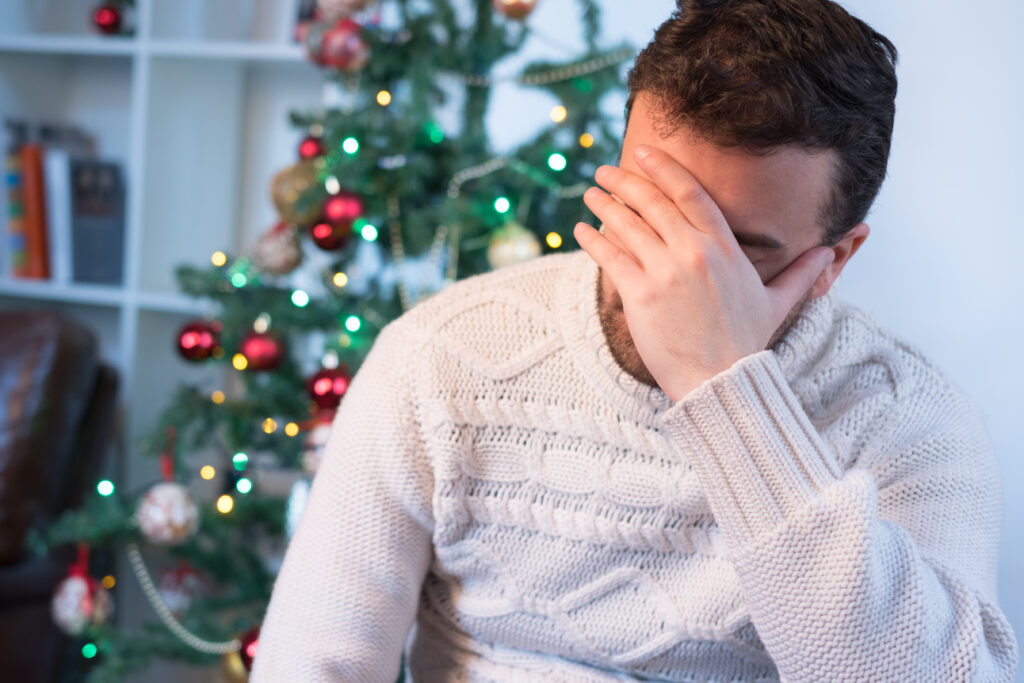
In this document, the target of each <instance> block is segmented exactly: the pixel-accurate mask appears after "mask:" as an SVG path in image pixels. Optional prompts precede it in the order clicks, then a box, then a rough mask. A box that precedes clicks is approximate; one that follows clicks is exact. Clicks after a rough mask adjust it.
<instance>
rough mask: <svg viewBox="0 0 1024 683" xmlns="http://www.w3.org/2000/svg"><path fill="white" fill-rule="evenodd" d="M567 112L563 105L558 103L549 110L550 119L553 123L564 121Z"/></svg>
mask: <svg viewBox="0 0 1024 683" xmlns="http://www.w3.org/2000/svg"><path fill="white" fill-rule="evenodd" d="M568 113H569V112H568V111H566V109H565V107H563V106H562V105H558V106H557V107H555V108H554V109H552V110H551V120H552V121H554V122H555V123H561V122H562V121H565V117H566V115H567V114H568Z"/></svg>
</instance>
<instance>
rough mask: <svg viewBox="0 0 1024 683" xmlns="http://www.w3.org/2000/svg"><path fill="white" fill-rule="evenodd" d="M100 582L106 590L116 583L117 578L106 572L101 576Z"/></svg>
mask: <svg viewBox="0 0 1024 683" xmlns="http://www.w3.org/2000/svg"><path fill="white" fill-rule="evenodd" d="M101 582H102V583H103V587H104V588H106V589H107V590H110V589H111V588H113V587H114V586H116V585H117V579H115V578H114V575H113V574H107V575H106V576H104V577H103V579H102V581H101Z"/></svg>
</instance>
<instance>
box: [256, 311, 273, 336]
mask: <svg viewBox="0 0 1024 683" xmlns="http://www.w3.org/2000/svg"><path fill="white" fill-rule="evenodd" d="M252 329H253V330H255V331H256V332H258V333H259V334H263V333H264V332H266V331H267V330H269V329H270V314H269V313H260V314H259V315H258V316H256V320H254V321H253V323H252Z"/></svg>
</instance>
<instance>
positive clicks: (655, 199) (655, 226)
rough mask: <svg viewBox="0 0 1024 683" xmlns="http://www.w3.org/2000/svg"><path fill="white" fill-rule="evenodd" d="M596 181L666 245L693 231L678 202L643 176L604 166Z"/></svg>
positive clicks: (599, 170) (598, 172) (600, 168)
mask: <svg viewBox="0 0 1024 683" xmlns="http://www.w3.org/2000/svg"><path fill="white" fill-rule="evenodd" d="M594 178H595V179H596V180H597V182H598V183H600V184H601V186H602V187H604V188H605V189H606V190H607V191H608V192H609V193H614V194H612V196H613V198H616V199H617V198H619V197H621V199H620V200H619V201H620V202H622V203H624V204H625V205H626V206H627V207H629V208H630V209H632V210H633V211H634V212H636V213H637V214H638V215H639V216H640V217H641V218H642V219H643V220H644V222H646V223H647V225H648V226H649V229H650V230H651V231H652V232H653V233H654V234H655V235H657V236H658V238H659V239H660V240H661V241H662V242H663V243H665V244H669V243H670V240H671V238H672V236H673V235H679V234H680V233H682V232H683V231H686V230H692V229H693V226H692V225H689V223H688V221H687V220H686V217H685V216H683V214H682V213H681V212H680V210H679V207H678V206H676V204H675V202H674V201H672V200H671V199H669V197H668V196H666V194H665V192H663V191H662V189H661V188H659V187H658V186H657V185H655V184H654V183H652V182H651V181H650V180H648V179H647V178H644V177H643V176H642V175H640V174H637V173H633V172H632V171H629V170H627V169H624V168H620V167H618V166H609V165H602V166H599V167H598V168H597V171H596V172H595V173H594Z"/></svg>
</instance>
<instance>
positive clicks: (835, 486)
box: [661, 350, 1018, 683]
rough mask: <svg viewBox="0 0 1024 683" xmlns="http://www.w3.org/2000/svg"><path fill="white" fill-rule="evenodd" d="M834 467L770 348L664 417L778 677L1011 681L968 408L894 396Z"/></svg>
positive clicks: (983, 464) (981, 455)
mask: <svg viewBox="0 0 1024 683" xmlns="http://www.w3.org/2000/svg"><path fill="white" fill-rule="evenodd" d="M893 401H894V403H893V405H892V406H891V410H889V411H887V416H886V419H883V420H882V421H881V427H879V428H878V429H877V430H876V433H874V434H872V436H871V438H870V440H869V442H868V443H869V448H866V449H865V451H871V452H865V453H863V457H862V458H860V459H859V460H858V462H856V463H854V465H853V466H852V467H851V468H850V469H848V470H846V471H843V470H842V468H841V467H840V465H839V461H838V459H837V458H836V456H835V453H834V452H833V450H832V448H831V446H830V445H829V443H827V442H826V441H825V440H824V439H823V438H822V436H821V435H820V434H819V433H818V432H817V431H816V429H815V428H814V426H813V425H812V423H811V421H810V419H809V417H808V416H807V414H806V413H805V412H804V409H803V408H802V406H801V404H800V402H799V400H798V399H797V397H796V395H795V394H794V393H793V391H792V389H791V388H790V386H789V384H788V383H787V381H786V379H785V377H784V375H783V372H782V369H781V367H780V366H779V364H778V361H777V358H776V356H775V354H774V352H772V351H771V350H765V351H761V352H759V353H756V354H753V355H751V356H747V357H746V358H743V359H741V360H740V361H737V363H735V364H734V365H733V366H732V367H731V368H729V369H727V370H725V371H723V372H721V373H719V374H718V375H716V376H715V377H713V378H711V379H709V380H707V381H706V382H704V383H703V384H702V385H701V386H699V387H697V388H696V389H694V390H693V391H692V392H690V393H689V394H687V395H686V396H684V397H683V398H682V399H681V400H680V401H678V402H677V403H676V404H675V405H673V406H672V407H671V408H670V409H669V410H668V411H666V412H665V413H664V414H663V415H662V416H661V420H662V424H663V425H664V426H665V428H666V429H667V430H668V431H669V432H670V433H671V434H673V435H674V436H675V437H676V438H677V439H678V440H679V442H680V443H681V444H682V445H683V448H684V449H685V451H686V452H687V455H688V456H689V458H690V461H691V464H692V467H693V468H694V470H695V471H696V474H697V476H698V479H699V480H700V482H701V484H702V486H703V488H704V490H705V492H706V494H707V496H708V500H709V503H710V506H711V510H712V513H713V514H714V516H715V519H716V521H717V523H718V525H719V528H720V530H721V532H722V534H723V538H724V540H725V543H726V548H727V549H728V550H727V552H728V554H729V556H730V560H731V561H732V563H733V565H734V567H735V570H736V573H737V576H738V578H739V581H740V585H741V589H742V591H743V594H744V596H745V598H746V600H747V603H748V605H749V607H750V610H751V619H752V622H753V624H754V626H755V628H757V631H758V634H759V636H760V638H761V640H762V642H763V643H764V645H765V647H766V648H767V650H768V653H769V655H770V656H771V657H772V660H773V661H774V662H775V664H776V666H777V668H778V670H779V673H780V675H781V677H782V680H785V681H788V682H789V683H797V682H799V681H871V682H881V681H893V682H896V681H1012V680H1013V678H1014V673H1015V671H1016V667H1017V658H1018V652H1017V644H1016V640H1015V638H1014V633H1013V630H1012V627H1011V626H1010V624H1009V622H1008V621H1007V619H1006V617H1005V616H1004V615H1003V614H1002V612H1001V611H1000V609H999V607H998V605H997V602H996V588H995V586H996V573H997V556H998V543H999V533H1000V525H1001V517H1002V502H1001V495H1002V494H1001V485H1000V482H999V478H998V464H997V462H996V459H995V456H994V453H993V450H992V447H991V444H990V441H989V439H988V436H987V432H986V431H985V429H984V427H983V423H982V420H981V418H980V416H979V415H978V413H977V411H976V410H974V409H973V408H972V406H971V405H970V404H969V403H967V402H966V399H962V397H960V396H959V395H958V394H956V393H955V392H952V391H942V390H939V389H936V387H935V386H934V385H923V386H922V387H921V390H919V391H903V392H897V395H896V397H895V398H894V399H893Z"/></svg>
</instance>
